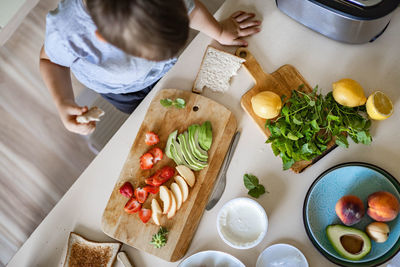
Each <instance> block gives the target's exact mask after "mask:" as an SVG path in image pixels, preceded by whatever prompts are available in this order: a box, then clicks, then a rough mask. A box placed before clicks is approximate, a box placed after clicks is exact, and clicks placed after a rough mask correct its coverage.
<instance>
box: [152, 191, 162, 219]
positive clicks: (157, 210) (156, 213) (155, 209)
mask: <svg viewBox="0 0 400 267" xmlns="http://www.w3.org/2000/svg"><path fill="white" fill-rule="evenodd" d="M161 213H162V210H161V207H160V204H158V201H157V200H156V199H155V198H153V200H152V201H151V217H152V218H153V221H154V223H155V224H157V225H160V218H161Z"/></svg>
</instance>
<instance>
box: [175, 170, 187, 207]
mask: <svg viewBox="0 0 400 267" xmlns="http://www.w3.org/2000/svg"><path fill="white" fill-rule="evenodd" d="M175 181H176V183H177V184H178V185H179V188H180V189H181V191H182V202H185V201H186V199H187V198H188V196H189V187H188V185H187V184H186V182H185V179H183V178H182V177H180V176H179V175H177V176H175Z"/></svg>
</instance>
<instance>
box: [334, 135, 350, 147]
mask: <svg viewBox="0 0 400 267" xmlns="http://www.w3.org/2000/svg"><path fill="white" fill-rule="evenodd" d="M335 143H336V144H337V145H338V146H341V147H344V148H348V147H349V142H348V141H347V138H346V136H344V135H338V136H336V140H335Z"/></svg>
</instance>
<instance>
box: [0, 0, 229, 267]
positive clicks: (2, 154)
mask: <svg viewBox="0 0 400 267" xmlns="http://www.w3.org/2000/svg"><path fill="white" fill-rule="evenodd" d="M58 1H59V0H40V2H39V4H38V5H37V6H36V7H35V8H34V9H33V10H32V11H31V12H30V13H29V15H28V16H27V17H26V18H25V19H24V21H23V23H22V25H21V26H20V27H19V28H18V30H17V31H16V32H15V33H14V35H13V36H12V37H11V39H10V40H9V41H8V42H7V43H6V44H5V45H4V46H3V47H0V266H4V265H5V264H7V262H8V261H9V260H10V258H11V257H12V256H13V255H14V254H15V252H16V251H17V250H18V248H19V247H20V246H21V245H22V244H23V243H24V241H25V240H26V239H27V238H28V237H29V235H30V234H31V233H32V232H33V231H34V229H35V228H36V226H37V225H39V224H40V222H41V221H42V220H43V218H44V217H45V216H46V215H47V213H48V212H49V211H50V210H51V208H52V207H53V206H54V205H55V204H56V203H57V201H58V200H59V199H60V198H61V197H62V196H63V194H64V193H65V192H66V191H67V190H68V188H69V187H70V186H71V185H72V183H73V182H74V181H75V180H76V179H77V178H78V177H79V175H80V174H81V173H82V171H83V170H84V169H85V168H86V167H87V165H88V164H89V163H90V162H91V161H92V159H93V158H94V154H93V153H92V152H91V151H90V150H89V149H88V146H87V144H86V141H85V140H84V139H83V138H82V137H80V136H77V135H74V134H71V133H69V132H68V131H66V130H65V129H64V127H63V125H62V123H61V121H60V119H59V117H58V115H57V111H56V109H55V106H54V104H53V101H52V99H51V97H50V95H49V93H48V91H47V89H46V88H45V86H44V84H43V82H42V80H41V78H40V75H39V68H38V65H39V59H38V55H39V51H40V48H41V46H42V44H43V39H44V32H45V16H46V14H47V12H48V11H49V10H52V9H54V8H55V7H56V5H57V3H58ZM223 1H224V0H205V1H203V2H204V3H205V5H206V6H207V7H208V9H209V10H210V11H211V12H215V11H216V9H217V8H218V7H219V6H220V5H221V4H222V2H223ZM193 36H194V34H193V33H192V34H191V37H192V38H193ZM73 85H74V91H75V95H78V94H79V92H80V91H81V90H84V89H83V86H82V85H80V84H79V83H78V82H76V80H74V82H73Z"/></svg>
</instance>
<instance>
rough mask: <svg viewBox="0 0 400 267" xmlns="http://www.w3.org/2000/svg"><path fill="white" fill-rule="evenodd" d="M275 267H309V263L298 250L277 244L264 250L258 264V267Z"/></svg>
mask: <svg viewBox="0 0 400 267" xmlns="http://www.w3.org/2000/svg"><path fill="white" fill-rule="evenodd" d="M273 266H296V267H308V262H307V259H306V257H304V255H303V253H301V251H300V250H299V249H298V248H296V247H294V246H291V245H288V244H275V245H272V246H269V247H267V248H266V249H264V251H263V252H262V253H261V254H260V256H259V257H258V259H257V264H256V267H273Z"/></svg>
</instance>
